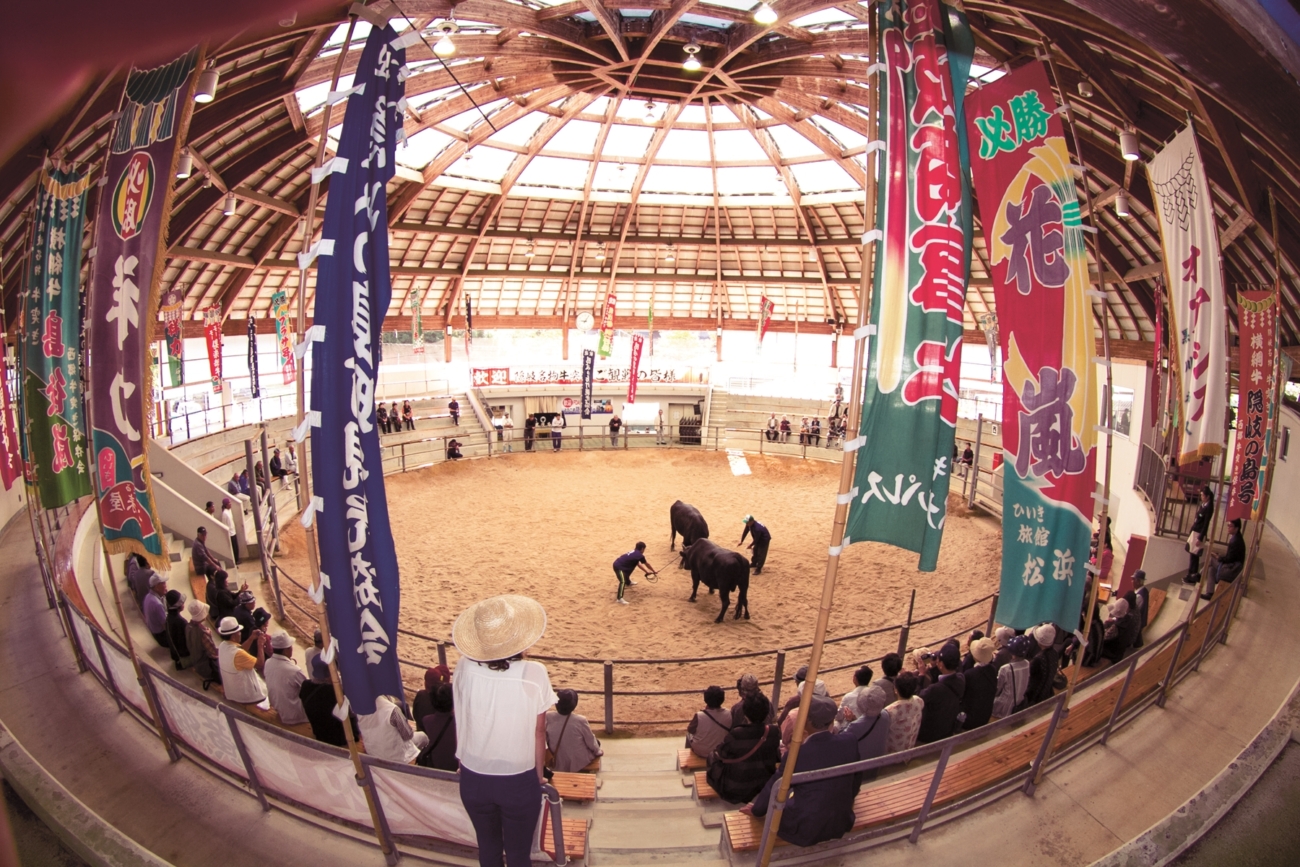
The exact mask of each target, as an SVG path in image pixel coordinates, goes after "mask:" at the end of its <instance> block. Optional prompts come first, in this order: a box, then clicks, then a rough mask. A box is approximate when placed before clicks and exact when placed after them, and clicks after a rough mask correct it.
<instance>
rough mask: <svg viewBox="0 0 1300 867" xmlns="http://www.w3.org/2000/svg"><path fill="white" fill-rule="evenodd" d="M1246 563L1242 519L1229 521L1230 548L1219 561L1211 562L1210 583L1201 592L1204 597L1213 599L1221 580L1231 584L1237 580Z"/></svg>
mask: <svg viewBox="0 0 1300 867" xmlns="http://www.w3.org/2000/svg"><path fill="white" fill-rule="evenodd" d="M1245 565H1246V543H1245V541H1244V540H1243V539H1242V538H1241V519H1240V518H1233V519H1232V520H1231V521H1229V522H1228V548H1227V550H1226V551H1224V552H1223V556H1222V557H1220V558H1218V561H1217V562H1214V561H1211V563H1210V583H1209V585H1208V586H1206V588H1205V592H1204V593H1202V594H1201V598H1202V599H1213V598H1214V588H1215V586H1216V585H1217V584H1218V583H1219V582H1220V581H1226V582H1227V583H1229V584H1231V583H1232V582H1233V581H1236V580H1237V576H1238V575H1240V574H1241V570H1242V569H1243V568H1244V567H1245Z"/></svg>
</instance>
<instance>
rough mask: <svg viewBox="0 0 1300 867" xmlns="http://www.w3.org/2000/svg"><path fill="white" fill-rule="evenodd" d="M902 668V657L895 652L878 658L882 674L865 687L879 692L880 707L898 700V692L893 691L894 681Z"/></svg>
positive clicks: (870, 690) (887, 705)
mask: <svg viewBox="0 0 1300 867" xmlns="http://www.w3.org/2000/svg"><path fill="white" fill-rule="evenodd" d="M902 670H903V657H901V656H899V655H898V654H897V653H886V654H885V658H884V659H882V660H880V671H881V674H882V675H883V676H882V677H881V678H880V679H878V680H876V681H875V682H873V683H872V684H871V686H869V687H867V690H868V691H869V692H878V693H880V698H881V707H889V705H891V704H893V703H894V702H895V701H897V700H898V693H897V692H895V691H894V681H895V679H896V678H897V677H898V673H899V672H900V671H902Z"/></svg>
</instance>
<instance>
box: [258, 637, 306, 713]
mask: <svg viewBox="0 0 1300 867" xmlns="http://www.w3.org/2000/svg"><path fill="white" fill-rule="evenodd" d="M265 672H266V693H267V697H268V698H270V699H271V707H273V708H274V709H275V712H276V713H278V714H279V715H280V722H282V723H284V724H285V725H287V726H296V725H300V724H301V723H305V722H307V711H306V710H304V709H303V706H302V699H301V698H300V697H299V692H300V691H301V689H302V685H303V682H304V681H306V680H307V676H306V675H305V674H303V673H302V669H301V668H299V667H298V664H297V663H296V662H294V661H293V638H291V637H290V635H289V633H287V632H277V633H276V634H275V635H273V636H272V637H271V657H270V658H269V659H268V660H267V661H266V667H265Z"/></svg>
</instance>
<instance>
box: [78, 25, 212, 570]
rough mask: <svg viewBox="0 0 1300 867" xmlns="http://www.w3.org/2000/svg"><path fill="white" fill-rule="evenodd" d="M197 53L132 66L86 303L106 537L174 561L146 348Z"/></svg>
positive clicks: (164, 564)
mask: <svg viewBox="0 0 1300 867" xmlns="http://www.w3.org/2000/svg"><path fill="white" fill-rule="evenodd" d="M197 60H198V57H197V52H196V51H191V52H189V53H188V54H185V55H183V56H182V57H179V58H177V59H176V60H174V61H172V62H171V63H169V64H167V65H165V66H159V67H157V68H155V69H143V70H142V69H133V70H132V71H131V74H130V75H129V76H128V77H127V81H126V95H125V98H124V99H123V100H122V110H121V113H120V115H119V117H118V120H117V123H116V125H115V126H114V128H113V133H112V135H111V136H110V138H109V153H108V157H107V159H106V162H105V166H104V174H105V178H106V181H107V185H106V186H105V187H104V189H103V192H102V195H101V196H100V199H99V212H98V214H96V217H95V227H96V228H95V259H94V269H93V273H92V276H91V283H90V291H89V296H88V298H87V301H86V316H87V319H88V322H87V332H88V334H89V337H88V340H89V350H90V352H89V358H88V361H89V362H90V363H89V364H88V365H87V369H86V374H87V378H88V380H89V388H90V409H91V420H92V429H91V439H92V445H93V448H94V454H95V468H96V472H97V473H98V477H97V482H98V483H97V489H98V490H97V494H98V496H99V498H100V518H101V525H102V527H101V528H102V530H103V533H104V539H105V544H106V546H107V548H108V550H109V551H110V552H122V553H130V552H135V553H139V554H143V555H144V556H145V557H146V558H148V559H149V561H150V562H151V563H152V564H153V566H154V568H156V569H166V570H170V569H171V563H170V561H169V560H168V557H167V552H166V551H165V550H164V546H163V539H162V524H161V522H160V521H159V520H158V510H157V508H156V507H155V505H154V500H153V482H152V479H151V477H150V475H149V455H148V451H147V449H146V438H147V437H148V436H149V416H150V406H149V404H150V403H151V402H152V399H153V397H152V392H153V389H152V383H151V382H150V379H151V375H150V370H149V368H148V366H147V363H148V360H147V353H146V348H147V346H148V344H149V341H150V339H151V338H152V334H151V331H152V328H153V323H154V322H156V321H157V314H158V301H159V298H158V291H157V288H158V282H159V279H160V278H161V275H162V270H163V267H164V266H165V264H166V262H165V260H164V257H163V252H164V250H165V248H166V244H167V238H166V233H165V232H164V231H163V223H164V218H165V216H166V215H167V214H170V213H171V200H172V178H174V177H175V175H176V172H175V162H176V157H177V149H178V145H179V142H180V141H181V140H182V139H183V138H184V135H185V130H186V129H187V128H188V126H189V115H190V109H191V106H192V105H193V103H192V101H191V100H190V99H189V98H188V95H189V89H190V82H191V78H192V73H193V72H194V68H195V65H196V63H197Z"/></svg>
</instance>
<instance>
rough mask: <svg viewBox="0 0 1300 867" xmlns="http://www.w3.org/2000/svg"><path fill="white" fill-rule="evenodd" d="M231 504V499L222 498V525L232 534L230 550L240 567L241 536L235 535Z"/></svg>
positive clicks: (233, 514)
mask: <svg viewBox="0 0 1300 867" xmlns="http://www.w3.org/2000/svg"><path fill="white" fill-rule="evenodd" d="M230 506H231V502H230V498H229V497H222V498H221V523H222V524H224V525H225V527H226V532H227V533H229V534H230V550H231V552H232V553H233V554H234V555H235V565H236V566H238V565H239V536H238V535H237V534H236V533H235V513H234V511H233V510H232V509H231V508H230Z"/></svg>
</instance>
